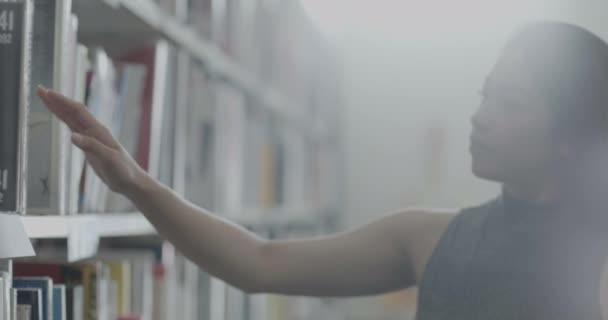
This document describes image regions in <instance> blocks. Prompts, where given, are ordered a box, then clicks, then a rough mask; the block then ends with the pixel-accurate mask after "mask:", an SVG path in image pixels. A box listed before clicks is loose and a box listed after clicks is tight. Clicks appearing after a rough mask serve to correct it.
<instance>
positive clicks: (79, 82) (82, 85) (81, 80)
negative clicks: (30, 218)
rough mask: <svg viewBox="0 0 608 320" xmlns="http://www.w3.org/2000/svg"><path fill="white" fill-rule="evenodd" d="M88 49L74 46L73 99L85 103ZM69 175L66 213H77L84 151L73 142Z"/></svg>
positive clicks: (88, 65) (79, 45) (88, 66)
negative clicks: (68, 196)
mask: <svg viewBox="0 0 608 320" xmlns="http://www.w3.org/2000/svg"><path fill="white" fill-rule="evenodd" d="M88 56H89V49H87V47H85V46H84V45H81V44H78V45H77V47H76V70H75V76H74V95H73V97H74V100H76V101H78V102H81V103H85V96H86V81H87V72H88V70H89V68H90V61H89V57H88ZM70 155H71V165H70V173H69V175H70V177H69V181H70V182H69V184H70V189H69V194H70V199H69V203H68V213H71V214H73V213H78V211H79V206H80V180H81V178H82V170H83V169H84V161H85V157H84V152H82V150H80V148H78V147H76V146H75V145H74V144H70Z"/></svg>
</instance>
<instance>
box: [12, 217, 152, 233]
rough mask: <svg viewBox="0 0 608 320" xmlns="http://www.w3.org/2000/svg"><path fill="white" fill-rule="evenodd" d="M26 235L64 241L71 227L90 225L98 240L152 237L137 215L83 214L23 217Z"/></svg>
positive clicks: (148, 224) (146, 225) (144, 220)
mask: <svg viewBox="0 0 608 320" xmlns="http://www.w3.org/2000/svg"><path fill="white" fill-rule="evenodd" d="M21 221H22V222H23V225H24V227H25V231H26V233H27V235H28V236H29V237H30V238H32V239H63V238H68V237H69V235H70V230H71V229H70V228H71V227H78V226H79V225H81V224H82V225H83V226H84V225H85V224H86V225H91V224H92V223H93V224H94V225H95V227H96V232H97V234H98V235H99V237H101V238H104V237H123V236H125V237H131V236H145V235H155V234H156V231H155V230H154V227H153V226H152V225H151V224H150V223H149V222H148V221H147V220H146V218H144V217H143V216H142V215H141V214H138V213H125V214H113V213H108V214H82V215H73V216H59V215H58V216H22V217H21Z"/></svg>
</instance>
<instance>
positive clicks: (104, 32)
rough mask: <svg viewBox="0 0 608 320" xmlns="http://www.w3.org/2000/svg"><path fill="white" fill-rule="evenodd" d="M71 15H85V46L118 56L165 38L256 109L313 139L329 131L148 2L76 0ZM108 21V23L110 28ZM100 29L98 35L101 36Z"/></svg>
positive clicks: (81, 32)
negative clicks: (248, 98)
mask: <svg viewBox="0 0 608 320" xmlns="http://www.w3.org/2000/svg"><path fill="white" fill-rule="evenodd" d="M74 12H75V13H76V14H77V15H78V16H80V17H83V19H82V22H81V25H80V30H79V32H80V35H81V39H82V41H83V43H85V44H94V45H102V46H103V47H104V48H106V49H107V50H108V52H110V53H112V54H115V55H119V54H120V53H123V52H125V51H128V50H129V49H133V48H137V47H141V46H143V45H146V44H149V43H150V42H153V41H155V40H157V39H158V38H163V39H165V40H167V41H169V42H170V43H172V44H174V45H175V46H177V47H179V48H182V49H183V50H185V51H186V52H187V53H188V54H189V55H191V56H192V57H193V58H194V59H196V60H197V61H198V63H200V64H201V66H202V67H203V68H205V69H206V71H207V72H210V73H211V74H213V75H214V76H216V77H218V78H220V79H224V80H226V81H228V82H230V83H231V84H232V85H234V86H236V87H238V88H239V89H240V90H242V91H243V92H244V93H246V94H247V95H249V96H250V97H252V98H253V99H255V100H256V101H257V102H258V103H257V104H255V106H256V107H257V108H262V109H263V111H265V112H270V113H272V114H273V115H275V116H278V117H280V118H281V119H282V120H283V121H287V122H288V123H289V127H290V128H292V129H295V130H299V131H302V132H303V133H305V134H306V135H308V136H309V137H311V138H312V139H323V137H324V136H326V135H328V134H329V133H328V132H325V131H323V130H322V129H321V128H318V127H316V126H311V125H310V124H307V121H306V120H307V117H306V115H305V114H303V113H299V112H297V110H302V108H301V107H299V106H296V105H294V104H295V102H294V101H290V100H289V99H288V98H286V97H285V96H284V95H283V94H281V93H280V92H279V91H278V90H277V89H275V88H272V87H268V86H267V85H265V84H263V83H262V82H260V81H259V80H258V79H256V78H255V77H254V76H253V75H251V74H250V73H249V72H247V71H246V70H244V69H243V68H241V67H239V66H238V64H237V63H235V62H234V61H233V59H231V58H229V57H227V56H226V55H225V54H223V53H222V52H221V51H220V50H218V49H217V47H216V46H215V45H213V44H211V43H209V41H207V40H204V39H203V38H201V37H200V36H198V35H197V34H196V32H195V31H194V30H192V28H190V27H188V26H185V25H184V24H183V23H181V22H180V21H179V20H178V19H177V18H175V17H172V16H170V15H169V14H167V13H165V12H163V10H162V9H161V8H160V7H159V5H158V4H156V3H154V2H153V1H150V0H75V2H74ZM108 21H112V23H111V24H108V23H107V22H108ZM100 31H101V32H100Z"/></svg>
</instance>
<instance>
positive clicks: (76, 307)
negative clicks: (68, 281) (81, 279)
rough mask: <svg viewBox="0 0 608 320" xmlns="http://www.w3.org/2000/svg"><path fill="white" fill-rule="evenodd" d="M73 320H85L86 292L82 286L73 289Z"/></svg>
mask: <svg viewBox="0 0 608 320" xmlns="http://www.w3.org/2000/svg"><path fill="white" fill-rule="evenodd" d="M72 291H73V293H72V299H73V300H72V316H73V319H72V320H83V318H84V291H83V288H82V285H78V286H75V287H74V288H73V289H72Z"/></svg>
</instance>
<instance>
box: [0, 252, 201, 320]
mask: <svg viewBox="0 0 608 320" xmlns="http://www.w3.org/2000/svg"><path fill="white" fill-rule="evenodd" d="M158 257H160V256H159V255H158V253H155V252H152V251H148V250H112V251H104V252H101V253H100V254H99V256H97V257H96V258H95V260H90V261H84V262H81V263H79V264H69V265H68V264H61V263H49V262H44V263H43V262H36V261H29V262H25V261H19V262H15V263H14V264H13V268H12V269H13V270H12V274H11V273H9V272H3V273H2V274H0V289H1V290H0V298H2V300H1V303H0V310H1V311H2V313H1V314H0V319H2V320H21V319H28V320H65V319H67V320H80V319H82V320H130V319H142V320H165V319H167V320H168V319H189V320H194V319H199V318H200V317H199V314H198V313H199V312H204V310H200V311H199V309H198V305H199V301H198V299H199V280H198V277H199V270H198V268H196V266H195V265H194V264H192V263H191V262H189V261H188V260H186V259H185V258H183V257H182V256H181V255H175V254H173V255H169V256H168V255H167V253H166V252H165V253H163V257H162V258H163V260H162V261H161V260H159V258H158Z"/></svg>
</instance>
